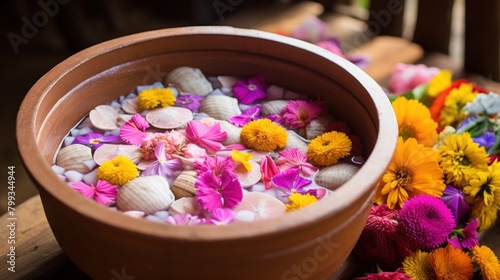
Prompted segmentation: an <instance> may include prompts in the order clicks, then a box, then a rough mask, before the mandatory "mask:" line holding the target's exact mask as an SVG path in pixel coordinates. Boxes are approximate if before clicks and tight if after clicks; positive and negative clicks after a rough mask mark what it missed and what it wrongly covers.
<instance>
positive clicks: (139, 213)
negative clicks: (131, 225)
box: [123, 211, 146, 218]
mask: <svg viewBox="0 0 500 280" xmlns="http://www.w3.org/2000/svg"><path fill="white" fill-rule="evenodd" d="M123 214H125V215H127V216H129V217H132V218H142V217H144V216H145V215H146V213H144V212H142V211H125V212H123Z"/></svg>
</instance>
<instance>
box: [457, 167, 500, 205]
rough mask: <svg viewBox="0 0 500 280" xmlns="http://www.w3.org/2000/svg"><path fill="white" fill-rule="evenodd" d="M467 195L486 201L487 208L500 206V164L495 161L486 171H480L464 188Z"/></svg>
mask: <svg viewBox="0 0 500 280" xmlns="http://www.w3.org/2000/svg"><path fill="white" fill-rule="evenodd" d="M464 192H465V194H467V195H470V196H473V197H474V198H476V199H477V200H482V201H484V204H485V205H486V206H491V205H497V206H498V205H499V204H500V163H499V162H498V161H495V162H494V163H492V164H491V165H490V166H488V169H487V170H486V171H479V172H477V173H476V174H475V176H474V177H473V178H472V179H471V180H470V181H469V184H468V186H466V187H464Z"/></svg>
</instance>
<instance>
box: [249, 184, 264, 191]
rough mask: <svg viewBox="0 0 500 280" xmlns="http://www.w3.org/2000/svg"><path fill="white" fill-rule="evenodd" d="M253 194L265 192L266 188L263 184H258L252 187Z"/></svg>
mask: <svg viewBox="0 0 500 280" xmlns="http://www.w3.org/2000/svg"><path fill="white" fill-rule="evenodd" d="M252 191H253V192H265V191H266V186H265V185H264V184H263V183H257V184H255V185H253V187H252Z"/></svg>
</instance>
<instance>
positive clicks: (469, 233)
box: [448, 218, 479, 250]
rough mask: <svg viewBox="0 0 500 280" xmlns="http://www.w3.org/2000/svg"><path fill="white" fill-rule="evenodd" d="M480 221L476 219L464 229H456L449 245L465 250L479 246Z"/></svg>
mask: <svg viewBox="0 0 500 280" xmlns="http://www.w3.org/2000/svg"><path fill="white" fill-rule="evenodd" d="M478 223H479V222H478V219H477V218H476V219H474V220H472V221H470V222H468V223H467V224H465V227H464V228H463V229H454V230H453V234H452V235H451V236H452V237H451V238H448V243H450V244H452V245H453V246H454V247H455V248H457V249H460V250H463V249H464V248H465V249H469V250H470V249H472V248H473V247H474V246H477V245H478V244H479V242H478V240H477V225H478Z"/></svg>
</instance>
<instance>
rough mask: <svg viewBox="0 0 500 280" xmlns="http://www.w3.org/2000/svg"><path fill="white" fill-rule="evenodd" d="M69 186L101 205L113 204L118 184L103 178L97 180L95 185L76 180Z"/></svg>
mask: <svg viewBox="0 0 500 280" xmlns="http://www.w3.org/2000/svg"><path fill="white" fill-rule="evenodd" d="M71 188H73V189H74V190H75V191H77V192H79V193H81V194H83V195H84V196H86V197H88V198H92V199H94V200H96V201H97V202H99V203H100V204H102V205H111V204H113V203H114V202H115V199H116V195H117V194H118V186H115V185H112V184H110V183H108V182H107V181H104V180H98V181H97V184H96V185H95V186H94V185H93V184H90V185H87V184H85V183H83V182H77V183H73V184H71Z"/></svg>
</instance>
